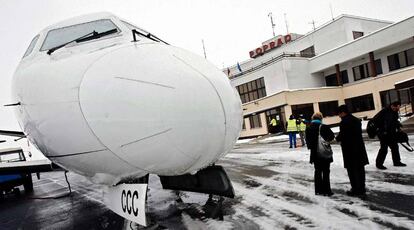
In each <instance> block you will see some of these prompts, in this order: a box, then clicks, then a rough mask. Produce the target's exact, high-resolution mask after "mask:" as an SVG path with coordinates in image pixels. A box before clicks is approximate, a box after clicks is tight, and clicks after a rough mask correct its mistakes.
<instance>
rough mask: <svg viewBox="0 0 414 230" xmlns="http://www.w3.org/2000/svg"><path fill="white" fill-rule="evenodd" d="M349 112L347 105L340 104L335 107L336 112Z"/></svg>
mask: <svg viewBox="0 0 414 230" xmlns="http://www.w3.org/2000/svg"><path fill="white" fill-rule="evenodd" d="M342 112H343V113H349V110H348V106H346V105H340V106H339V107H338V108H337V109H336V113H337V114H340V113H342Z"/></svg>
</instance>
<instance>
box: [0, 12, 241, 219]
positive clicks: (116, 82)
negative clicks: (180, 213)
mask: <svg viewBox="0 0 414 230" xmlns="http://www.w3.org/2000/svg"><path fill="white" fill-rule="evenodd" d="M12 100H13V101H12V102H11V104H8V105H6V106H10V107H12V108H14V110H15V115H16V118H17V120H18V122H19V125H20V127H21V128H22V130H23V132H19V131H5V130H2V131H0V135H12V136H17V137H27V138H28V140H29V141H30V142H31V143H32V144H33V145H35V146H36V147H37V148H38V149H39V150H40V151H41V152H42V153H43V154H44V155H45V156H46V157H47V158H48V159H50V160H51V161H52V162H53V163H55V164H57V165H59V166H60V167H62V168H64V169H66V170H70V171H73V172H75V173H78V174H81V175H83V176H85V177H87V178H89V179H90V180H91V181H92V182H94V183H98V184H103V185H106V186H107V187H108V189H109V190H110V192H109V193H110V194H109V197H110V198H111V199H110V201H109V204H108V207H109V208H110V209H112V210H113V211H114V212H116V213H118V214H119V215H121V216H123V217H125V218H127V219H129V220H132V221H135V222H137V223H139V224H141V225H146V221H145V216H144V217H142V216H140V215H141V213H142V212H141V210H140V211H139V214H137V213H138V210H139V209H138V208H137V207H136V206H138V203H140V204H142V203H144V206H145V200H144V201H143V200H140V199H142V197H143V196H142V194H143V193H144V194H145V193H146V188H147V187H146V186H147V185H146V184H145V183H147V180H145V178H147V175H148V174H155V175H158V176H159V177H160V178H161V183H162V184H163V187H164V189H173V190H183V191H194V192H201V193H206V194H214V195H220V196H226V197H234V191H233V187H232V185H231V182H230V180H229V178H228V176H227V174H226V173H225V171H224V169H223V168H222V167H221V166H218V165H215V162H217V161H218V160H219V159H220V158H221V157H223V156H224V155H225V154H226V153H227V152H228V151H230V150H231V149H232V148H233V146H234V144H235V143H236V141H237V139H238V137H239V134H240V130H241V127H242V109H241V102H240V98H239V95H238V93H237V92H236V90H235V89H234V88H233V87H232V86H231V85H230V82H229V79H228V78H227V76H226V75H225V74H224V73H223V72H222V71H220V70H219V69H218V68H217V67H215V66H214V65H213V64H211V63H210V62H208V61H207V60H206V59H205V58H203V57H200V56H198V55H195V54H193V53H191V52H189V51H186V50H184V49H181V48H178V47H175V46H173V45H170V44H168V43H167V42H165V41H163V40H161V39H160V38H158V37H157V36H155V35H153V34H151V33H149V32H147V31H145V30H143V29H141V28H139V27H137V26H135V25H133V24H131V23H129V22H127V21H125V20H123V19H121V18H119V17H117V16H115V15H113V14H111V13H107V12H103V13H94V14H89V15H83V16H79V17H75V18H71V19H68V20H65V21H62V22H60V23H57V24H54V25H51V26H49V27H47V28H45V29H44V30H42V31H41V32H40V33H39V34H38V35H36V36H35V37H34V38H33V40H32V41H31V43H30V45H29V47H28V49H27V51H26V52H25V54H24V55H23V58H22V60H21V62H20V63H19V65H18V67H17V69H16V71H15V73H14V76H13V80H12ZM142 182H143V183H142ZM143 184H144V185H145V186H142V185H143ZM144 197H145V195H144ZM138 200H139V201H138ZM134 202H135V203H134ZM140 209H143V207H142V206H140ZM136 214H137V215H138V216H139V217H138V216H137V215H136Z"/></svg>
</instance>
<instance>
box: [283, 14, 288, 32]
mask: <svg viewBox="0 0 414 230" xmlns="http://www.w3.org/2000/svg"><path fill="white" fill-rule="evenodd" d="M283 15H284V16H285V24H286V34H289V27H288V22H287V19H286V13H284V14H283Z"/></svg>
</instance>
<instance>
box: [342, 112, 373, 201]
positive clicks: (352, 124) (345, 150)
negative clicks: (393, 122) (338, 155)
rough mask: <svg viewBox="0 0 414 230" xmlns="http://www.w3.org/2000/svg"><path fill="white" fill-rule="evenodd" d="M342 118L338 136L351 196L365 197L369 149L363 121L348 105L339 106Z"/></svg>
mask: <svg viewBox="0 0 414 230" xmlns="http://www.w3.org/2000/svg"><path fill="white" fill-rule="evenodd" d="M338 115H339V117H340V118H341V123H340V126H339V134H338V136H337V137H336V140H337V141H338V142H341V148H342V155H343V158H344V167H345V168H346V170H347V171H348V177H349V181H350V182H351V187H352V188H351V190H350V191H347V194H348V195H350V196H359V197H362V198H363V197H365V168H364V167H365V165H367V164H368V156H367V151H366V149H365V144H364V140H363V139H362V129H361V121H360V120H359V119H358V118H356V117H354V116H353V115H352V114H351V113H349V111H348V107H347V106H346V105H341V106H339V107H338Z"/></svg>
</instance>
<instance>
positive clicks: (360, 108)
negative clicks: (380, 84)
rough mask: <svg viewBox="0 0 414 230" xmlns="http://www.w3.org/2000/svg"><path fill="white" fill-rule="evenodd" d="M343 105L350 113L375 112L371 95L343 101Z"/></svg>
mask: <svg viewBox="0 0 414 230" xmlns="http://www.w3.org/2000/svg"><path fill="white" fill-rule="evenodd" d="M345 104H346V105H347V107H348V109H349V112H351V113H358V112H364V111H369V110H375V105H374V98H373V96H372V94H366V95H363V96H359V97H352V98H348V99H345Z"/></svg>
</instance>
